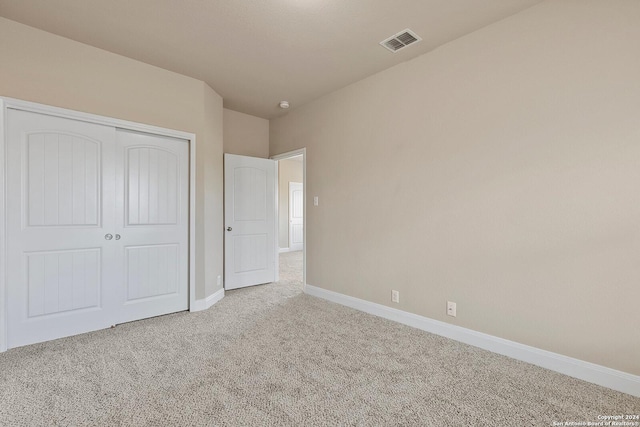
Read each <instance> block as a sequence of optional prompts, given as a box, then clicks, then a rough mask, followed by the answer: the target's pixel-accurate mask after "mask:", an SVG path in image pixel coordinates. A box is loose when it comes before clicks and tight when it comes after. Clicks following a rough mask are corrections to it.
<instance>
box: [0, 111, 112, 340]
mask: <svg viewBox="0 0 640 427" xmlns="http://www.w3.org/2000/svg"><path fill="white" fill-rule="evenodd" d="M6 150H7V167H6V173H7V249H8V250H7V265H8V266H9V268H8V269H7V291H8V292H7V296H8V301H9V304H8V310H7V321H8V325H7V326H8V346H9V347H17V346H21V345H25V344H30V343H34V342H40V341H46V340H50V339H55V338H60V337H64V336H69V335H74V334H78V333H82V332H86V331H90V330H95V329H100V328H105V327H108V326H110V325H113V324H115V321H116V319H117V317H116V314H117V304H118V295H117V290H114V288H113V283H114V278H115V276H116V272H115V271H114V269H113V268H112V267H111V265H112V262H113V258H114V256H115V253H116V251H117V250H116V245H114V244H113V242H112V241H109V240H105V235H107V234H109V233H113V230H114V226H115V214H114V206H115V199H114V197H115V176H114V173H115V164H114V160H115V128H112V127H108V126H102V125H96V124H90V123H85V122H81V121H75V120H70V119H64V118H59V117H54V116H48V115H44V114H38V113H32V112H25V111H19V110H12V109H9V110H8V112H7V144H6Z"/></svg>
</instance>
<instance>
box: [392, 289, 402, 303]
mask: <svg viewBox="0 0 640 427" xmlns="http://www.w3.org/2000/svg"><path fill="white" fill-rule="evenodd" d="M391 302H397V303H399V302H400V292H398V291H391Z"/></svg>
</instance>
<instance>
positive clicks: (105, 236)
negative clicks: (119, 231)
mask: <svg viewBox="0 0 640 427" xmlns="http://www.w3.org/2000/svg"><path fill="white" fill-rule="evenodd" d="M104 239H105V240H111V239H113V234H105V235H104Z"/></svg>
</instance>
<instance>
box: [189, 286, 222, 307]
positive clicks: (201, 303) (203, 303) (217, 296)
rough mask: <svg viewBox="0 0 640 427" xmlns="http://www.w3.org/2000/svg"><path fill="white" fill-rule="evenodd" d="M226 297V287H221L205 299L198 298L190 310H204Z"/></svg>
mask: <svg viewBox="0 0 640 427" xmlns="http://www.w3.org/2000/svg"><path fill="white" fill-rule="evenodd" d="M222 298H224V289H220V290H219V291H217V292H214V293H212V294H211V295H209V296H208V297H206V298H205V299H197V300H196V301H195V304H194V306H193V307H191V308H189V311H202V310H206V309H208V308H209V307H211V306H212V305H213V304H215V303H217V302H218V301H220V300H221V299H222Z"/></svg>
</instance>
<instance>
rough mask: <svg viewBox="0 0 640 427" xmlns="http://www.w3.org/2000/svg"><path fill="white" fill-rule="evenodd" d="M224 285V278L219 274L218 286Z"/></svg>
mask: <svg viewBox="0 0 640 427" xmlns="http://www.w3.org/2000/svg"><path fill="white" fill-rule="evenodd" d="M220 285H222V276H221V275H219V274H218V286H220Z"/></svg>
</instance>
